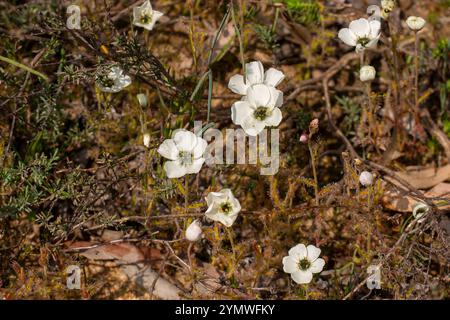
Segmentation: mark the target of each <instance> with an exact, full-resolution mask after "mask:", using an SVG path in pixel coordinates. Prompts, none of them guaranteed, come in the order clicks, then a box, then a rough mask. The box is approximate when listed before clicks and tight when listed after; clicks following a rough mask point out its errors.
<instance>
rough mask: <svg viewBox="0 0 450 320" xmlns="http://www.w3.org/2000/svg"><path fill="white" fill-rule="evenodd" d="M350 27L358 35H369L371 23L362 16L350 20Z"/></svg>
mask: <svg viewBox="0 0 450 320" xmlns="http://www.w3.org/2000/svg"><path fill="white" fill-rule="evenodd" d="M349 28H350V30H351V31H353V33H354V34H356V36H357V37H361V38H363V37H367V36H369V35H370V25H369V21H368V20H367V19H364V18H361V19H358V20H353V21H352V22H350V25H349Z"/></svg>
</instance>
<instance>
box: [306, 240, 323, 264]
mask: <svg viewBox="0 0 450 320" xmlns="http://www.w3.org/2000/svg"><path fill="white" fill-rule="evenodd" d="M306 251H307V252H308V253H307V257H308V260H309V261H311V262H312V261H314V260H316V259H317V258H318V257H319V256H320V249H319V248H317V247H316V246H313V245H312V244H310V245H309V246H307V247H306Z"/></svg>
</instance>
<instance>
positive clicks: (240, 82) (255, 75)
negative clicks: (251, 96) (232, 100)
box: [228, 61, 284, 96]
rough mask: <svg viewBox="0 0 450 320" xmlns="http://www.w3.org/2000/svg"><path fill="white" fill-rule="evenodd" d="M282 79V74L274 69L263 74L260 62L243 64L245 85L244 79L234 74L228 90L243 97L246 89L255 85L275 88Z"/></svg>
mask: <svg viewBox="0 0 450 320" xmlns="http://www.w3.org/2000/svg"><path fill="white" fill-rule="evenodd" d="M283 79H284V74H283V72H281V71H279V70H277V69H275V68H270V69H269V70H267V71H266V72H264V67H263V65H262V63H261V62H260V61H253V62H250V63H246V64H245V83H244V77H243V76H242V75H240V74H236V75H234V76H232V77H231V78H230V81H229V82H228V88H230V90H231V91H233V92H234V93H237V94H240V95H243V96H245V95H246V94H247V90H248V88H250V87H251V86H253V85H255V84H265V85H267V86H269V87H274V88H275V87H276V86H277V85H279V84H280V82H281V81H283Z"/></svg>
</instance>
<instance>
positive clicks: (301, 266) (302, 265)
mask: <svg viewBox="0 0 450 320" xmlns="http://www.w3.org/2000/svg"><path fill="white" fill-rule="evenodd" d="M298 267H299V269H300V270H304V271H305V270H308V269H309V268H310V267H311V262H309V260H308V259H306V258H304V259H302V260H300V261H299V262H298Z"/></svg>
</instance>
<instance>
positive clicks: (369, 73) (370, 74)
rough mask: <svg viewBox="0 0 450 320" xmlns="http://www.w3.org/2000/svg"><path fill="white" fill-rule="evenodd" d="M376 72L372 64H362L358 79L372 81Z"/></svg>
mask: <svg viewBox="0 0 450 320" xmlns="http://www.w3.org/2000/svg"><path fill="white" fill-rule="evenodd" d="M376 74H377V71H376V70H375V68H374V67H372V66H364V67H362V68H361V70H359V79H360V80H361V81H362V82H366V81H372V80H373V79H375V75H376Z"/></svg>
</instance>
